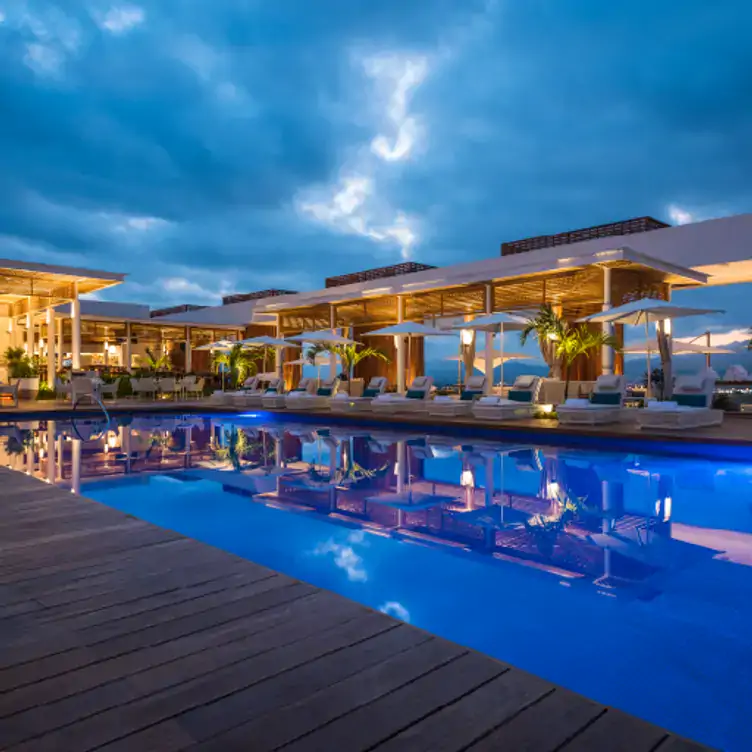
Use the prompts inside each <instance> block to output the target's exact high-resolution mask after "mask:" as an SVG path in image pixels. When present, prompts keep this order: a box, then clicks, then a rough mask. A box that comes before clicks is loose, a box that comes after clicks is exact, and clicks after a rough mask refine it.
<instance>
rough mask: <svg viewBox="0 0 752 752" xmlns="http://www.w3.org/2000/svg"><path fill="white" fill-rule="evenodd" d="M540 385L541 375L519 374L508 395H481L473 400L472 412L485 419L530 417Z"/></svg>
mask: <svg viewBox="0 0 752 752" xmlns="http://www.w3.org/2000/svg"><path fill="white" fill-rule="evenodd" d="M540 387H541V380H540V376H518V377H517V378H516V379H515V381H514V384H512V386H511V388H510V389H509V394H508V396H507V397H496V396H493V395H489V396H488V397H480V398H479V399H477V400H475V401H474V402H473V406H472V409H471V412H472V414H473V415H474V416H475V417H476V418H481V419H483V420H510V419H512V418H529V417H531V416H532V415H533V412H534V410H535V403H536V402H537V401H538V394H539V393H540Z"/></svg>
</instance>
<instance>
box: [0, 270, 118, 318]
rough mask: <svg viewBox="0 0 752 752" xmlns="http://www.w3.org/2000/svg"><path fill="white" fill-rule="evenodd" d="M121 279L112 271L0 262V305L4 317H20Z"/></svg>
mask: <svg viewBox="0 0 752 752" xmlns="http://www.w3.org/2000/svg"><path fill="white" fill-rule="evenodd" d="M124 279H125V274H116V273H113V272H103V271H95V270H91V269H80V268H77V267H71V266H54V265H51V264H37V263H33V262H29V261H18V260H17V259H0V306H2V305H3V304H4V305H5V307H6V311H5V312H6V315H8V316H20V315H23V314H26V313H33V312H34V311H38V310H42V309H45V308H49V307H51V306H55V305H60V304H61V303H65V302H68V301H70V300H73V299H74V298H75V297H76V295H84V294H87V293H93V292H99V291H100V290H104V289H106V288H108V287H112V286H113V285H118V284H120V283H121V282H122V281H123V280H124Z"/></svg>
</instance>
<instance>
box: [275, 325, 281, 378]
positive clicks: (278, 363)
mask: <svg viewBox="0 0 752 752" xmlns="http://www.w3.org/2000/svg"><path fill="white" fill-rule="evenodd" d="M274 336H275V337H276V338H277V339H282V320H281V319H280V317H279V314H277V325H276V326H275V328H274ZM274 373H276V374H277V377H278V378H280V379H281V378H282V348H281V347H276V348H275V349H274Z"/></svg>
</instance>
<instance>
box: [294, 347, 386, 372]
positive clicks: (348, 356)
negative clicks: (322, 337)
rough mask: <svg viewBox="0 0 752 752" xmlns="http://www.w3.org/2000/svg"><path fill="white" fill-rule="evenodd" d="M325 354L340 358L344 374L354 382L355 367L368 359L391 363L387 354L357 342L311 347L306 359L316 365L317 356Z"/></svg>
mask: <svg viewBox="0 0 752 752" xmlns="http://www.w3.org/2000/svg"><path fill="white" fill-rule="evenodd" d="M324 352H328V353H334V354H335V355H337V356H339V359H340V360H341V362H342V372H343V373H344V374H346V375H347V378H348V379H349V380H352V379H353V378H354V376H355V366H357V365H358V363H360V362H362V361H364V360H366V359H367V358H377V359H378V360H383V361H384V362H385V363H388V362H389V357H388V356H387V355H386V353H383V352H381V350H377V349H376V348H375V347H364V346H363V345H360V344H358V343H357V342H355V343H353V344H352V345H329V344H326V343H323V342H322V343H319V344H317V345H314V346H313V347H310V348H309V349H308V350H307V351H306V354H305V358H306V360H307V361H308V362H309V363H310V364H311V365H315V364H316V356H317V355H319V354H320V353H324Z"/></svg>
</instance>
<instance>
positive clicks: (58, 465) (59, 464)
mask: <svg viewBox="0 0 752 752" xmlns="http://www.w3.org/2000/svg"><path fill="white" fill-rule="evenodd" d="M56 457H57V459H56V460H55V480H62V479H63V435H62V434H60V435H59V436H58V437H57V452H56Z"/></svg>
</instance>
